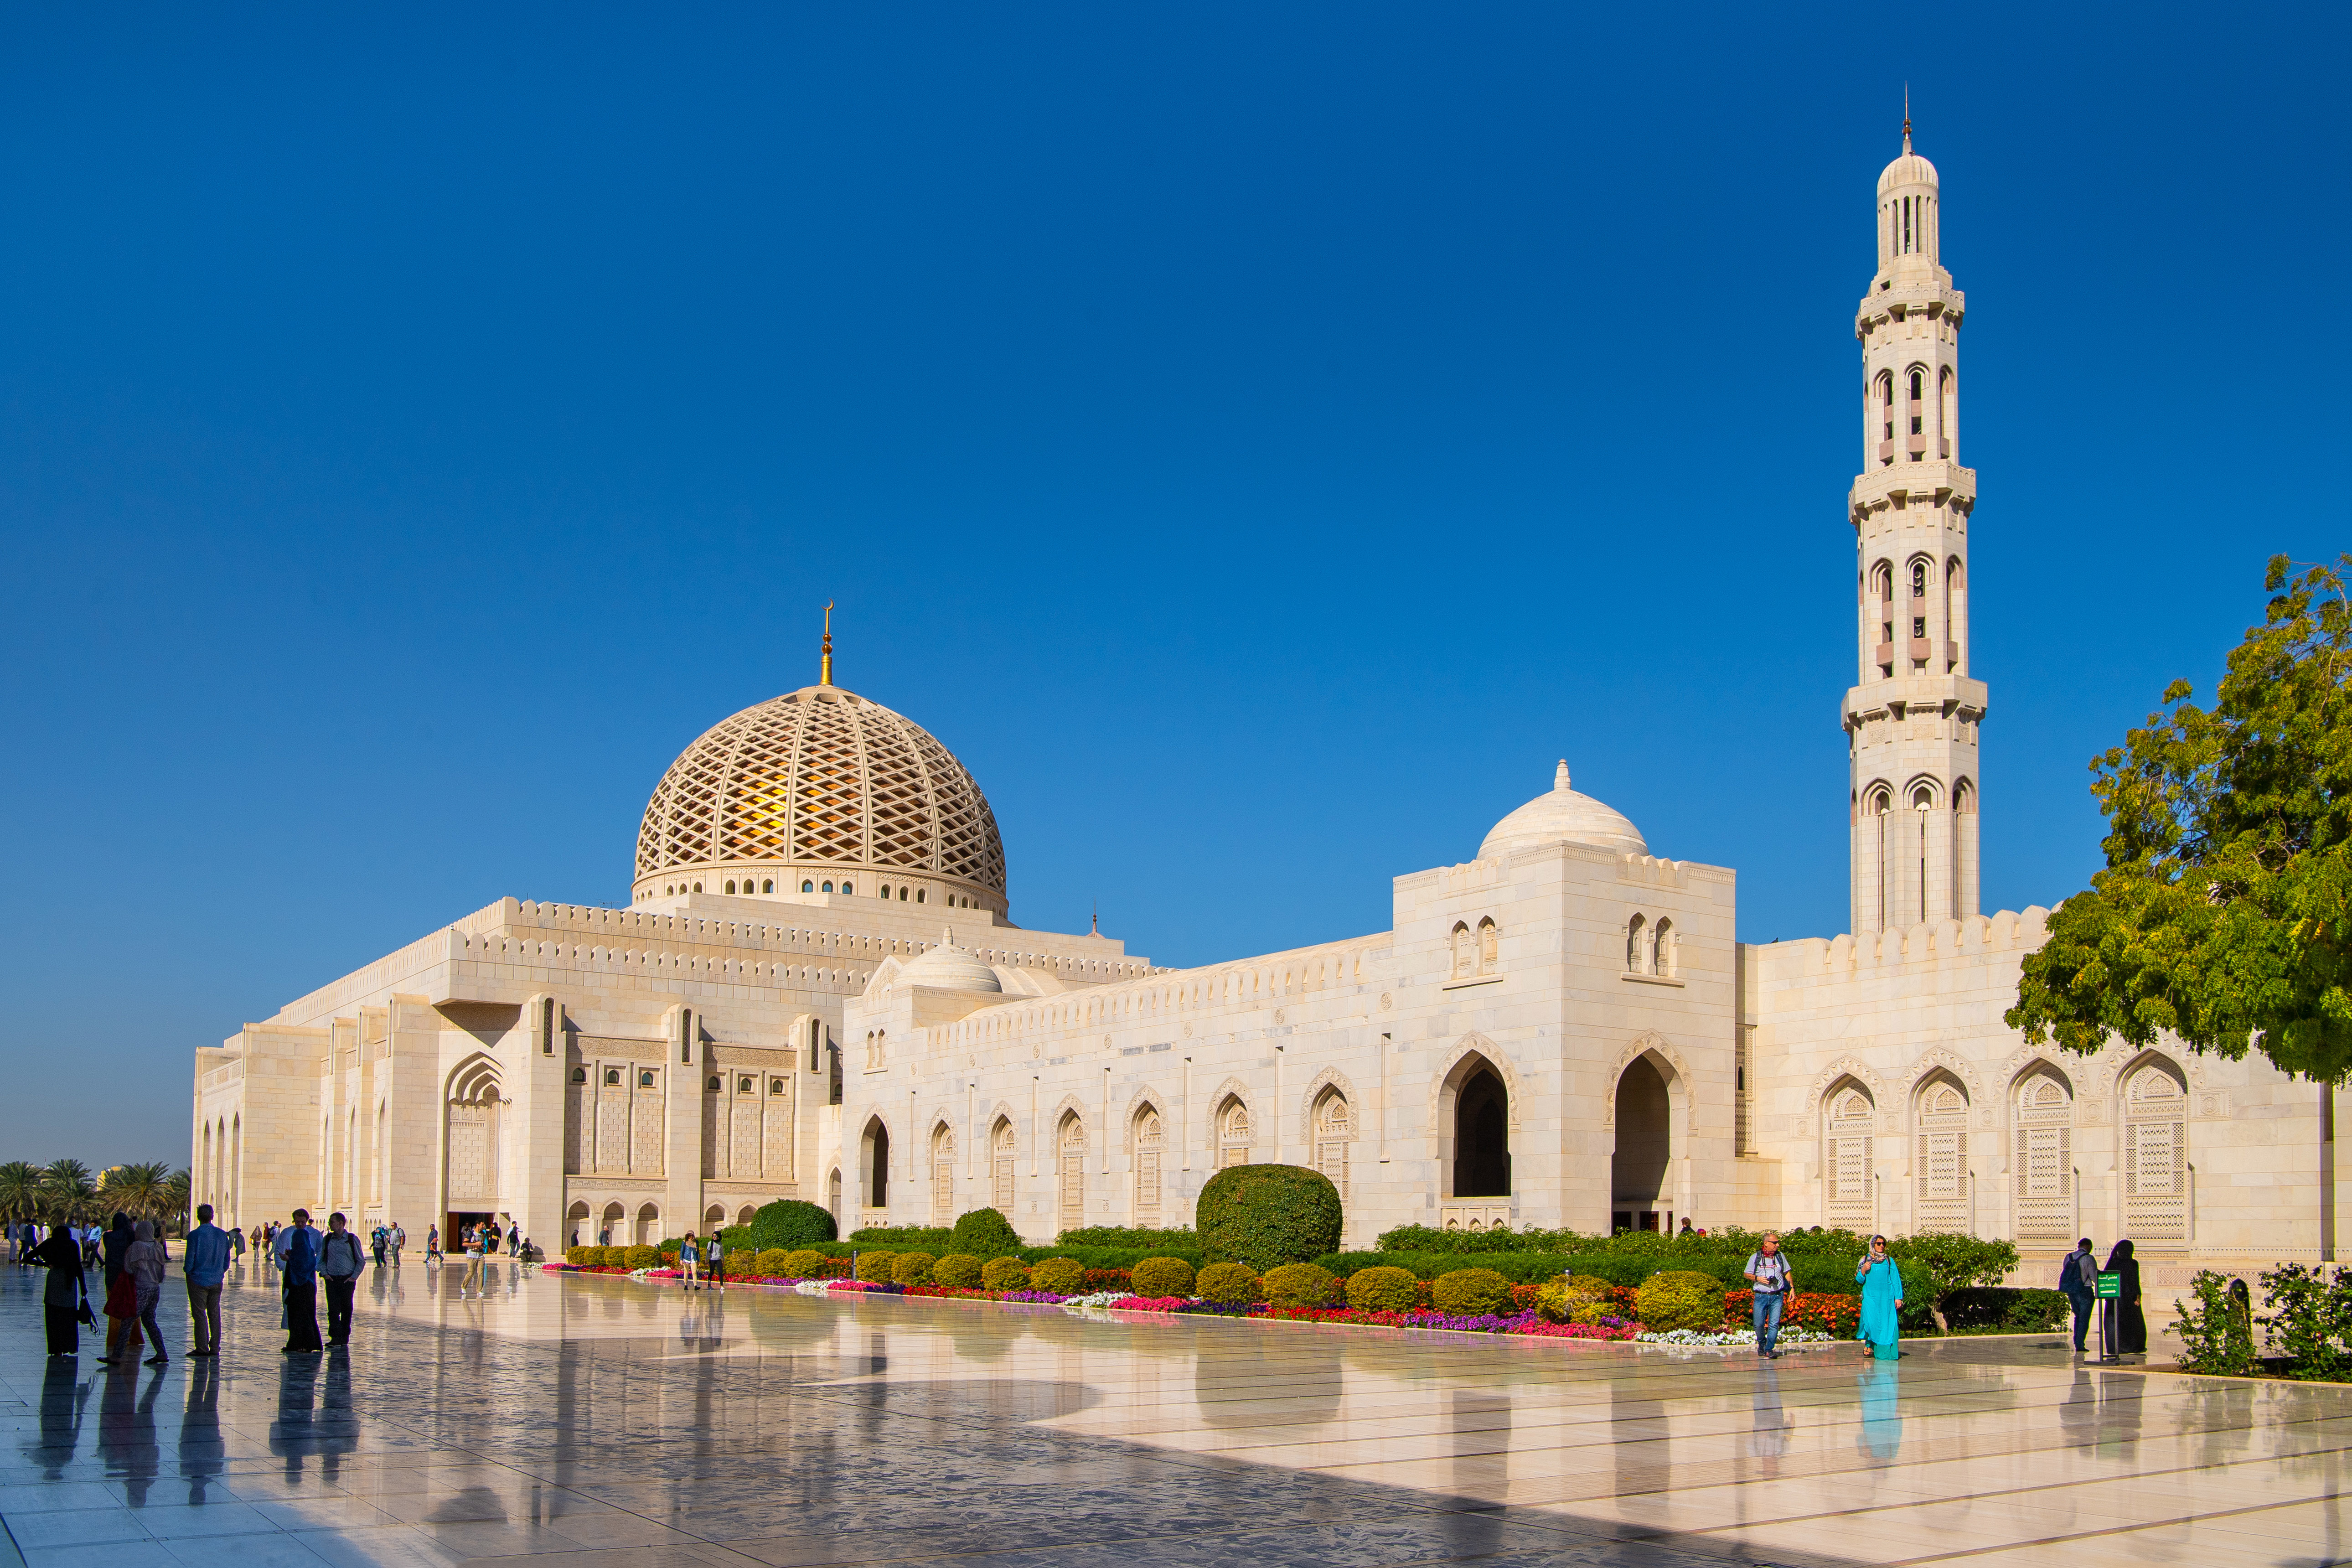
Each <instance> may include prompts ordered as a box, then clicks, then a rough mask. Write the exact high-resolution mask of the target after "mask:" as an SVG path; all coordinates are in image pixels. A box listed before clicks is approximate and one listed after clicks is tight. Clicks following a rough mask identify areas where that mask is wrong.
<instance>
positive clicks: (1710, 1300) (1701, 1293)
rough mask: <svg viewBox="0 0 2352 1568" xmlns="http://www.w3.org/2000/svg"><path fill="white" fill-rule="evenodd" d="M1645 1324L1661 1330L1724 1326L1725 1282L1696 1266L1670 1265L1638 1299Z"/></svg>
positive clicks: (1648, 1282) (1646, 1285)
mask: <svg viewBox="0 0 2352 1568" xmlns="http://www.w3.org/2000/svg"><path fill="white" fill-rule="evenodd" d="M1634 1300H1635V1310H1636V1311H1637V1313H1638V1314H1639V1315H1640V1317H1641V1320H1642V1326H1643V1328H1645V1329H1650V1330H1654V1331H1656V1332H1659V1333H1672V1332H1673V1331H1675V1330H1676V1329H1696V1330H1699V1331H1705V1332H1709V1333H1712V1332H1714V1331H1716V1330H1718V1329H1720V1328H1722V1327H1723V1282H1722V1281H1721V1280H1719V1279H1717V1278H1716V1277H1715V1276H1714V1275H1712V1274H1702V1273H1700V1272H1698V1270H1696V1269H1695V1268H1668V1269H1664V1270H1662V1271H1661V1272H1659V1273H1656V1274H1654V1275H1652V1276H1651V1277H1650V1278H1649V1279H1646V1280H1644V1281H1643V1285H1642V1290H1641V1294H1640V1295H1639V1296H1637V1297H1636V1298H1635V1299H1634Z"/></svg>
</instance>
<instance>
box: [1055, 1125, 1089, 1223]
mask: <svg viewBox="0 0 2352 1568" xmlns="http://www.w3.org/2000/svg"><path fill="white" fill-rule="evenodd" d="M1054 1142H1055V1147H1056V1151H1057V1152H1058V1153H1059V1155H1060V1162H1059V1163H1060V1171H1059V1191H1058V1193H1057V1194H1056V1197H1057V1199H1058V1202H1057V1204H1056V1205H1055V1206H1056V1208H1057V1209H1058V1211H1059V1215H1060V1219H1061V1223H1060V1225H1059V1226H1057V1227H1056V1228H1057V1230H1076V1229H1078V1228H1079V1227H1080V1226H1084V1225H1085V1224H1086V1223H1087V1124H1086V1123H1085V1122H1083V1121H1079V1120H1078V1113H1077V1112H1076V1111H1075V1110H1073V1111H1071V1112H1070V1113H1069V1114H1068V1115H1066V1116H1065V1117H1063V1118H1062V1126H1061V1130H1060V1132H1059V1134H1058V1135H1057V1136H1056V1137H1055V1141H1054Z"/></svg>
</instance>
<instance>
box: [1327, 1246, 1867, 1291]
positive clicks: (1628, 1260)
mask: <svg viewBox="0 0 2352 1568" xmlns="http://www.w3.org/2000/svg"><path fill="white" fill-rule="evenodd" d="M1472 1256H1473V1257H1475V1260H1476V1265H1477V1267H1479V1268H1491V1269H1493V1270H1494V1271H1495V1272H1496V1273H1497V1274H1500V1275H1501V1276H1503V1278H1504V1279H1509V1280H1511V1281H1513V1282H1515V1283H1517V1284H1520V1285H1544V1284H1549V1282H1551V1281H1552V1280H1555V1279H1559V1277H1560V1276H1562V1275H1564V1274H1577V1275H1585V1276H1589V1277H1591V1278H1594V1279H1605V1280H1607V1281H1608V1282H1609V1283H1610V1284H1612V1285H1623V1286H1628V1287H1631V1286H1638V1285H1640V1284H1641V1283H1642V1281H1643V1280H1644V1279H1649V1278H1650V1277H1651V1276H1652V1275H1654V1274H1656V1273H1658V1272H1660V1271H1661V1270H1663V1269H1667V1268H1675V1269H1681V1270H1683V1271H1685V1272H1691V1273H1700V1274H1706V1275H1708V1276H1709V1277H1711V1278H1713V1279H1715V1280H1716V1281H1717V1282H1718V1283H1719V1284H1721V1285H1722V1287H1723V1288H1724V1289H1727V1290H1745V1289H1748V1279H1747V1276H1745V1275H1744V1274H1742V1273H1741V1272H1740V1268H1741V1266H1742V1265H1743V1264H1745V1263H1746V1262H1747V1261H1748V1255H1747V1254H1746V1253H1744V1252H1743V1253H1741V1254H1740V1255H1739V1256H1738V1257H1737V1258H1703V1257H1702V1258H1672V1257H1664V1256H1660V1257H1650V1258H1643V1257H1638V1256H1634V1255H1632V1254H1627V1253H1606V1252H1603V1253H1590V1252H1584V1253H1563V1252H1494V1253H1483V1254H1474V1255H1472ZM1315 1261H1316V1262H1318V1263H1319V1264H1321V1265H1322V1266H1323V1267H1324V1268H1328V1269H1330V1270H1331V1271H1332V1272H1333V1273H1334V1274H1343V1275H1352V1274H1354V1273H1355V1272H1356V1271H1357V1270H1359V1269H1362V1268H1381V1267H1387V1268H1405V1269H1410V1270H1411V1271H1412V1273H1413V1275H1414V1276H1415V1277H1416V1278H1419V1279H1436V1278H1437V1277H1438V1276H1439V1275H1441V1274H1445V1273H1449V1272H1451V1271H1452V1270H1454V1269H1456V1268H1462V1267H1463V1266H1464V1264H1465V1262H1466V1261H1468V1259H1466V1258H1465V1257H1464V1255H1463V1254H1461V1253H1458V1252H1336V1253H1330V1254H1327V1255H1326V1256H1324V1257H1321V1258H1317V1259H1316V1260H1315ZM1790 1273H1791V1274H1793V1275H1794V1276H1795V1284H1796V1288H1797V1289H1800V1290H1806V1291H1818V1292H1820V1293H1821V1294H1822V1295H1826V1296H1852V1295H1854V1294H1856V1293H1857V1292H1858V1291H1859V1289H1860V1287H1858V1286H1856V1285H1855V1284H1854V1282H1853V1260H1852V1259H1850V1258H1849V1259H1844V1260H1833V1259H1831V1258H1792V1259H1790Z"/></svg>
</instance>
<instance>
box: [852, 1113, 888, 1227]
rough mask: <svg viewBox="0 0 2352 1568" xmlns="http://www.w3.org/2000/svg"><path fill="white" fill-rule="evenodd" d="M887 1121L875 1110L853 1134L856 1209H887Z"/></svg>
mask: <svg viewBox="0 0 2352 1568" xmlns="http://www.w3.org/2000/svg"><path fill="white" fill-rule="evenodd" d="M890 1146H891V1138H890V1119H889V1118H888V1117H887V1116H885V1115H884V1114H883V1113H882V1112H880V1111H879V1110H873V1111H868V1112H867V1113H866V1121H865V1123H864V1125H863V1126H861V1127H860V1128H859V1129H858V1133H857V1206H858V1207H859V1208H860V1209H887V1208H888V1207H889V1206H890Z"/></svg>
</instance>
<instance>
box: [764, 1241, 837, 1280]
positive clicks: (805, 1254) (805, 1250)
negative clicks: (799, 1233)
mask: <svg viewBox="0 0 2352 1568" xmlns="http://www.w3.org/2000/svg"><path fill="white" fill-rule="evenodd" d="M827 1256H828V1255H827V1254H825V1253H822V1252H819V1251H818V1250H817V1249H816V1248H814V1247H800V1248H798V1249H796V1250H794V1251H792V1252H787V1253H785V1254H784V1266H783V1267H782V1268H780V1269H778V1270H777V1271H776V1272H777V1273H779V1274H781V1275H782V1276H784V1277H785V1278H787V1279H814V1278H815V1276H816V1271H817V1268H818V1267H819V1266H820V1265H822V1264H823V1263H824V1262H825V1261H826V1259H827Z"/></svg>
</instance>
